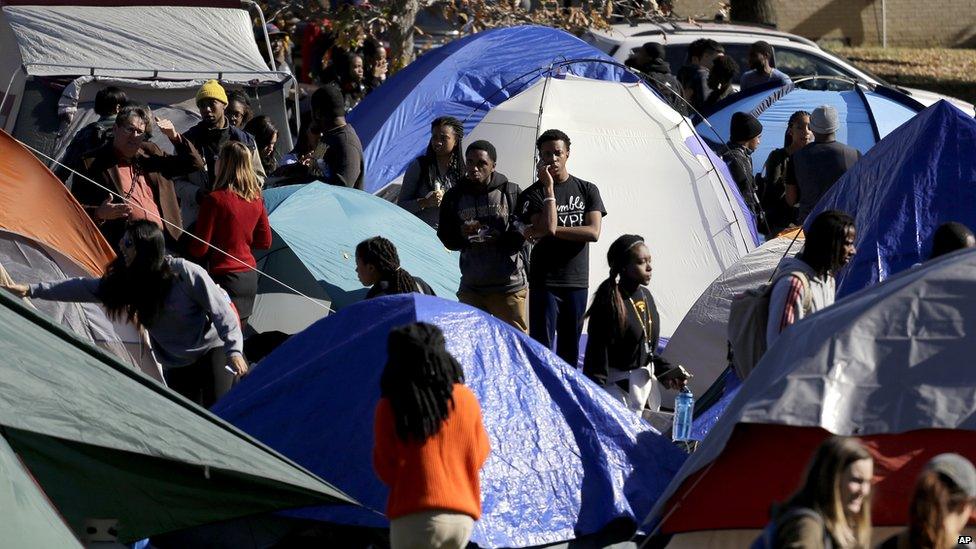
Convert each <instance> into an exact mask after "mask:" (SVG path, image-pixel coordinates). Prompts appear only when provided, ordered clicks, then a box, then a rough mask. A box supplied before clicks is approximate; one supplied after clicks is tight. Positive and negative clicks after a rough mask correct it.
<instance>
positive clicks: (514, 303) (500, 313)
mask: <svg viewBox="0 0 976 549" xmlns="http://www.w3.org/2000/svg"><path fill="white" fill-rule="evenodd" d="M528 292H529V290H528V288H522V289H521V290H519V291H517V292H512V293H510V294H476V293H474V292H458V294H457V296H458V301H460V302H461V303H464V304H465V305H471V306H472V307H476V308H478V309H481V310H482V311H484V312H486V313H488V314H490V315H491V316H493V317H495V318H497V319H499V320H503V321H505V322H507V323H509V324H511V325H512V326H515V327H516V328H518V329H519V330H522V331H523V332H525V333H528V331H529V323H528V321H527V320H526V314H525V312H526V306H525V296H526V295H527V294H528Z"/></svg>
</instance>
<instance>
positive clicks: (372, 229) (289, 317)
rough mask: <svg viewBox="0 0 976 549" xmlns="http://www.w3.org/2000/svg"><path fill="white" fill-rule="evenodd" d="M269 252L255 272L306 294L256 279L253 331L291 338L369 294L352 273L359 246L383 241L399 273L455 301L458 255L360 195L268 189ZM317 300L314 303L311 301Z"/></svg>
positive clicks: (383, 204) (403, 215)
mask: <svg viewBox="0 0 976 549" xmlns="http://www.w3.org/2000/svg"><path fill="white" fill-rule="evenodd" d="M264 201H265V208H267V210H268V214H269V219H270V220H271V229H272V236H273V242H272V244H271V249H270V250H268V251H267V252H262V253H259V254H257V255H256V258H257V261H258V269H260V270H261V271H263V272H264V273H266V274H268V275H271V276H272V277H274V278H276V279H278V280H280V281H282V282H284V283H286V284H288V285H289V286H291V287H292V288H294V289H295V290H298V291H299V292H301V293H302V294H305V295H306V296H308V297H310V298H311V300H309V299H307V298H305V297H303V296H301V295H297V294H296V293H295V292H293V291H291V290H289V289H288V288H285V287H283V286H282V285H281V284H278V283H277V282H275V281H274V280H272V279H271V278H268V277H261V280H260V281H259V283H258V296H257V300H256V302H255V306H254V315H253V316H252V317H251V318H250V319H249V324H250V325H251V328H252V329H253V330H254V331H256V332H258V333H262V332H267V331H271V330H274V331H280V332H284V333H287V334H293V333H296V332H298V331H301V330H302V329H304V328H305V327H307V326H308V325H310V324H311V323H312V322H314V321H316V320H318V319H320V318H322V317H323V316H325V314H326V313H327V312H328V310H329V308H330V307H331V309H332V310H339V309H341V308H343V307H346V306H348V305H350V304H352V303H355V302H357V301H359V300H361V299H363V298H364V297H365V296H366V291H367V288H364V287H363V285H362V283H360V282H359V278H358V277H357V276H356V245H357V244H359V243H360V242H361V241H363V240H365V239H367V238H370V237H373V236H383V237H386V238H388V239H390V240H391V241H393V243H394V244H395V245H396V247H397V252H398V254H399V256H400V263H401V264H402V265H403V268H404V269H406V270H407V271H408V272H410V273H411V274H413V275H414V276H418V277H420V278H422V279H424V281H426V282H427V283H428V284H430V286H431V288H433V289H434V291H435V292H436V293H437V295H439V296H441V297H444V298H447V299H455V297H454V295H455V293H456V292H457V288H458V283H459V281H460V280H461V273H460V270H459V269H458V255H457V253H455V252H450V251H448V250H446V249H445V248H444V245H443V244H441V242H440V240H438V239H437V235H436V234H435V233H434V230H433V229H431V228H430V227H429V226H428V225H427V224H426V223H424V222H423V221H420V220H419V219H418V218H417V217H416V216H414V215H412V214H410V213H409V212H407V211H406V210H404V209H401V208H400V207H398V206H396V205H394V204H391V203H389V202H387V201H385V200H383V199H381V198H378V197H375V196H372V195H370V194H367V193H364V192H362V191H357V190H354V189H347V188H344V187H336V186H333V185H325V184H322V183H317V182H316V183H309V184H308V185H304V186H303V185H290V186H287V187H279V188H276V189H271V190H268V191H265V193H264ZM313 301H314V302H316V303H313Z"/></svg>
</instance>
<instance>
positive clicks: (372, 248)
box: [356, 236, 417, 294]
mask: <svg viewBox="0 0 976 549" xmlns="http://www.w3.org/2000/svg"><path fill="white" fill-rule="evenodd" d="M356 255H358V256H359V258H360V259H362V261H363V263H367V264H369V265H373V266H374V267H376V269H377V270H378V271H379V272H380V280H382V281H384V282H386V283H388V284H389V285H390V289H389V293H390V294H409V293H411V292H416V291H417V280H416V279H415V278H414V277H413V276H411V275H410V273H408V272H407V270H406V269H404V268H402V267H400V255H399V254H398V253H397V249H396V246H394V245H393V243H392V242H390V241H389V240H387V239H385V238H383V237H382V236H374V237H373V238H368V239H366V240H364V241H362V242H360V243H359V245H358V246H356Z"/></svg>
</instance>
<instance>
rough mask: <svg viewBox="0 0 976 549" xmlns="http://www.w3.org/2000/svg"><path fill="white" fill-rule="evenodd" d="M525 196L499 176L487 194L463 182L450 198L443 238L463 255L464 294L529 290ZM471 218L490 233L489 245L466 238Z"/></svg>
mask: <svg viewBox="0 0 976 549" xmlns="http://www.w3.org/2000/svg"><path fill="white" fill-rule="evenodd" d="M519 192H520V189H519V186H518V185H516V184H515V183H512V182H510V181H509V180H508V178H507V177H505V176H504V175H502V174H500V173H498V172H495V173H493V174H492V176H491V181H489V182H488V186H487V189H486V188H485V187H481V186H479V185H477V184H475V183H472V182H470V181H468V180H463V181H461V183H459V184H458V185H455V186H454V187H452V188H451V189H449V190H448V191H447V192H446V193H445V194H444V200H443V201H442V202H441V215H440V223H439V225H438V227H437V236H438V237H439V238H440V239H441V242H443V243H444V246H445V247H447V248H448V249H450V250H460V252H461V260H460V267H461V287H460V291H463V292H474V293H502V294H507V293H511V292H516V291H518V290H521V289H522V288H524V287H525V284H526V277H525V265H524V261H523V254H522V247H523V245H524V244H525V238H524V237H523V236H522V233H521V232H520V231H519V230H518V228H517V227H516V208H515V204H516V202H517V200H518V195H519ZM470 219H475V220H477V221H478V222H480V223H481V225H482V227H487V228H488V232H487V235H486V241H485V242H471V241H470V240H469V239H468V238H467V237H466V236H465V235H464V232H463V231H462V228H463V226H464V221H465V220H470Z"/></svg>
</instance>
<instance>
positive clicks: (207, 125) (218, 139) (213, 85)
mask: <svg viewBox="0 0 976 549" xmlns="http://www.w3.org/2000/svg"><path fill="white" fill-rule="evenodd" d="M196 102H197V108H198V109H200V116H201V118H203V120H201V121H200V122H199V123H197V124H196V125H194V126H193V127H192V128H190V129H189V130H187V131H186V132H185V133H184V134H183V136H184V137H185V138H186V139H189V140H190V142H192V143H193V145H194V146H195V147H196V148H197V150H199V151H200V155H201V156H203V160H204V162H205V163H206V179H205V181H202V182H200V186H201V187H202V189H203V191H204V192H209V191H211V190H212V189H213V184H214V183H215V182H216V168H215V163H216V161H217V156H218V155H219V154H220V149H221V147H223V146H224V144H225V143H227V142H228V141H238V142H241V143H244V144H245V145H246V146H247V148H248V150H250V151H251V152H252V153H253V152H255V151H257V143H255V142H254V136H252V135H251V134H249V133H247V132H245V131H244V130H242V129H240V128H238V127H236V126H234V125H233V124H231V123H230V121H229V120H228V118H227V116H226V109H227V105H228V103H229V99H228V98H227V92H226V91H225V90H224V87H223V86H221V85H220V83H219V82H217V81H216V80H208V81H207V82H205V83H204V84H203V85H202V86H200V89H199V90H198V91H197V96H196ZM252 162H253V167H254V173H255V174H257V177H258V184H260V185H264V179H265V177H266V174H265V171H264V166H262V165H261V158H260V157H259V156H258V155H257V154H254V155H252ZM200 198H202V193H201V194H200V195H199V196H198V201H199V199H200Z"/></svg>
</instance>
